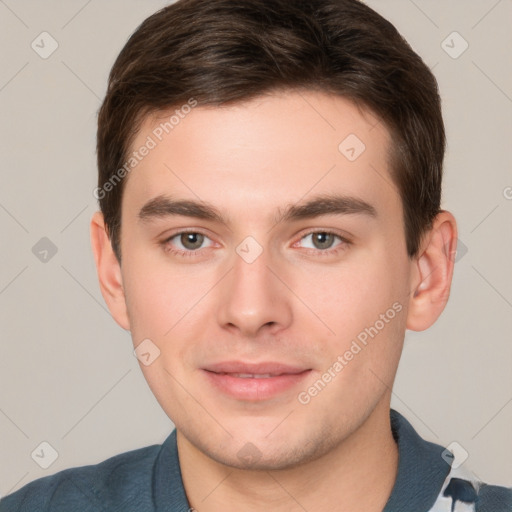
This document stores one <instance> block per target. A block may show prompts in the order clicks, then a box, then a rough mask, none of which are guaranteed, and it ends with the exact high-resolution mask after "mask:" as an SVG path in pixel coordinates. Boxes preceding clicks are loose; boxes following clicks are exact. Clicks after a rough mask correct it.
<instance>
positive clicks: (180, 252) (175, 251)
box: [161, 229, 352, 258]
mask: <svg viewBox="0 0 512 512" xmlns="http://www.w3.org/2000/svg"><path fill="white" fill-rule="evenodd" d="M186 233H192V234H198V235H203V236H205V237H206V238H208V235H206V233H203V232H201V231H197V230H184V231H179V232H178V233H174V234H173V235H171V236H169V237H167V238H166V239H165V240H163V241H162V242H161V245H162V246H163V247H164V250H165V251H166V252H168V253H170V254H173V255H175V256H184V257H194V256H197V255H198V253H199V252H200V251H201V250H202V249H196V250H192V251H183V250H181V249H173V248H171V247H170V246H169V244H170V241H171V240H172V239H173V238H176V237H178V236H180V235H183V234H186ZM315 233H323V234H327V235H334V236H335V237H337V238H338V239H339V240H340V241H341V243H340V244H338V245H336V246H335V247H334V248H333V249H325V250H322V249H310V248H307V249H306V251H307V253H308V254H311V253H312V254H313V255H314V256H317V257H320V258H321V257H323V256H333V255H336V254H338V253H339V252H340V251H341V250H344V249H346V248H347V247H348V246H350V245H351V243H352V242H351V241H350V240H348V239H347V238H345V237H344V236H342V235H340V234H339V233H336V232H334V231H327V230H321V229H315V230H312V231H308V232H307V233H305V234H303V235H302V236H301V237H300V238H299V240H298V242H300V241H301V240H303V239H304V238H306V237H307V236H309V235H312V234H315ZM295 243H297V242H295ZM294 245H295V244H294Z"/></svg>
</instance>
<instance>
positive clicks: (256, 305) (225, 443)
mask: <svg viewBox="0 0 512 512" xmlns="http://www.w3.org/2000/svg"><path fill="white" fill-rule="evenodd" d="M164 114H165V113H162V112H160V113H159V117H161V116H163V115H164ZM377 121H378V120H377V119H376V118H375V116H373V115H372V114H371V113H369V112H366V111H361V110H360V109H358V108H357V107H356V106H354V105H353V104H352V103H351V102H349V101H348V100H345V99H343V98H340V97H335V96H331V95H327V94H323V93H319V92H313V91H303V92H297V91H296V92H287V93H286V94H284V93H275V94H272V95H266V96H264V97H258V98H256V99H254V100H251V101H248V102H244V103H240V104H236V105H231V106H228V107H196V108H194V109H193V111H192V112H191V113H190V114H188V115H187V116H186V117H185V119H183V120H181V121H180V123H179V125H177V126H176V127H175V128H174V129H173V131H172V132H170V133H169V134H168V135H167V136H166V137H165V138H164V139H163V140H162V141H161V142H160V143H159V144H158V145H157V146H156V147H155V148H154V149H152V150H151V151H150V152H149V154H148V155H147V156H146V157H145V158H144V159H143V160H142V161H141V162H140V163H139V165H138V166H137V167H136V168H135V169H134V170H133V171H132V172H131V174H130V175H129V177H128V179H127V182H126V184H125V190H124V198H123V203H122V230H121V254H122V264H121V265H120V264H119V262H118V261H117V260H116V258H115V256H114V254H113V252H112V248H111V245H110V242H109V239H108V236H107V234H106V231H105V226H104V223H103V218H102V215H101V214H100V213H99V212H98V213H96V214H95V215H94V217H93V219H92V222H91V237H92V245H93V250H94V254H95V258H96V264H97V268H98V275H99V280H100V286H101V290H102V293H103V296H104V298H105V300H106V302H107V305H108V307H109V309H110V311H111V313H112V316H113V317H114V319H115V320H116V321H117V322H118V323H119V325H120V326H121V327H123V328H124V329H129V330H130V331H131V335H132V338H133V343H134V346H135V347H136V346H138V344H139V343H140V342H141V341H142V340H144V339H147V338H149V339H150V340H151V341H152V343H154V344H155V345H156V346H157V347H158V349H159V350H160V356H159V357H158V358H156V359H155V360H154V361H153V362H152V363H151V364H150V365H148V366H145V365H142V364H141V369H142V371H143V373H144V376H145V378H146V380H147V382H148V384H149V386H150V388H151V390H152V391H153V393H154V394H155V396H156V398H157V400H158V401H159V403H160V405H161V406H162V408H163V409H164V411H165V412H166V413H167V414H168V416H169V417H170V418H171V420H172V421H173V422H174V424H175V425H176V427H177V432H178V438H177V439H178V450H179V457H180V465H181V470H182V475H183V482H184V486H185V490H186V493H187V496H188V499H189V501H190V504H191V506H192V507H194V508H196V509H197V510H198V511H201V512H203V511H215V510H223V511H225V510H227V509H228V510H245V511H252V510H263V509H265V507H267V506H268V507H271V509H272V510H276V511H280V510H283V511H284V510H286V511H294V510H304V509H306V510H308V511H316V510H326V509H332V508H333V506H334V505H335V506H336V510H350V511H358V510H365V511H380V510H382V509H383V507H384V506H385V504H386V501H387V499H388V497H389V495H390V493H391V491H392V488H393V484H394V481H395V477H396V471H397V462H398V455H397V447H396V444H395V442H394V440H393V438H392V434H391V428H390V421H389V408H390V396H391V386H392V384H393V380H394V377H395V374H396V370H397V366H398V362H399V358H400V354H401V351H402V345H403V340H404V335H405V330H406V329H411V330H423V329H426V328H428V327H429V326H430V325H432V324H433V323H434V322H435V320H436V319H437V318H438V316H439V315H440V314H441V312H442V310H443V309H444V306H445V304H446V302H447V300H448V296H449V290H450V284H451V279H452V273H453V257H452V256H453V253H454V251H455V247H456V238H457V230H456V223H455V220H454V218H453V216H452V215H451V214H450V213H449V212H445V211H443V212H441V213H440V214H439V215H438V217H437V218H436V219H435V222H434V224H433V227H432V229H431V230H430V231H429V232H427V233H426V234H425V235H424V237H423V239H422V243H421V247H420V251H419V254H418V256H417V257H415V258H412V259H410V258H409V257H408V255H407V252H406V241H405V234H404V224H403V211H402V205H401V201H400V196H399V194H398V191H397V189H396V188H395V186H394V184H393V183H392V180H391V177H390V173H389V168H388V164H387V154H388V150H389V146H390V144H391V141H390V136H389V133H388V131H387V129H386V127H385V126H384V124H383V123H378V122H377ZM160 122H161V119H156V118H154V117H152V118H147V119H146V120H145V122H144V123H143V125H142V127H141V129H140V131H139V133H138V135H137V137H136V139H135V141H134V143H133V148H138V147H140V146H141V145H142V144H144V141H145V140H146V138H147V136H148V135H151V133H152V130H154V129H155V127H156V126H158V124H159V123H160ZM349 134H356V135H357V137H358V138H359V139H360V140H361V141H363V142H364V144H365V146H366V149H365V151H364V152H363V153H362V154H361V155H360V156H359V157H358V158H357V159H356V160H355V161H352V162H351V161H349V160H348V159H347V158H346V157H345V155H343V154H342V153H341V152H340V151H339V149H338V146H339V144H340V143H341V142H342V141H343V140H344V139H345V138H346V137H347V136H348V135H349ZM377 171H378V172H377ZM333 193H336V194H343V195H350V196H354V197H357V198H359V199H362V200H364V201H366V202H367V203H369V204H371V205H372V206H373V207H374V209H375V211H376V215H375V216H370V215H367V214H364V213H349V214H347V213H345V214H328V215H322V216H319V217H316V218H307V219H299V220H293V221H282V222H278V223H276V216H277V215H278V213H279V212H280V211H281V212H282V211H283V210H284V209H285V208H286V207H287V206H289V205H297V204H301V203H303V202H305V201H307V200H309V199H312V198H313V197H315V196H318V195H326V194H333ZM162 195H168V196H172V198H173V199H189V200H196V201H197V200H201V201H204V202H207V203H209V204H211V205H212V206H214V207H216V208H217V209H218V210H219V211H220V213H221V214H222V215H223V216H224V217H225V219H226V222H227V223H226V224H222V223H220V222H217V221H211V220H204V219H197V218H192V217H188V216H170V215H167V216H161V217H158V218H149V219H145V220H142V219H140V218H139V212H140V210H141V208H143V206H144V205H145V204H146V203H147V202H148V201H150V200H152V199H154V198H155V197H158V196H162ZM184 229H186V230H190V231H195V232H199V233H202V234H204V235H206V238H204V239H203V240H204V242H203V244H202V245H201V239H200V238H199V242H198V243H197V245H196V246H193V245H192V244H190V243H188V245H184V242H185V244H186V243H187V238H186V237H185V240H183V238H182V237H180V236H175V235H176V234H179V233H180V232H181V231H183V230H184ZM312 230H314V231H318V232H324V233H334V234H335V235H340V236H342V237H344V238H345V239H346V240H347V241H348V242H342V241H341V238H340V239H338V238H337V237H333V238H328V239H327V240H328V241H329V240H331V245H329V244H327V245H321V244H320V243H319V242H321V241H322V240H321V239H320V240H318V237H317V238H316V239H315V236H314V235H313V236H312V235H311V234H310V233H311V231H312ZM248 236H251V237H253V238H254V239H255V240H256V241H257V243H258V244H259V246H260V247H261V249H262V253H261V254H260V255H259V256H258V257H257V258H256V259H255V261H253V262H252V263H247V262H246V261H245V260H244V259H243V258H242V257H241V256H240V255H239V254H238V253H237V251H236V249H237V247H238V246H239V244H240V243H241V242H242V241H243V240H244V239H246V237H248ZM170 237H173V238H170ZM196 240H197V239H196ZM194 247H199V249H196V252H195V254H193V255H190V252H191V251H192V252H193V249H194ZM173 249H175V250H182V251H187V250H188V251H189V254H188V255H181V254H175V253H172V252H170V251H171V250H173ZM329 251H330V252H329ZM397 303H398V304H399V305H400V306H401V308H400V309H401V310H400V312H398V313H397V314H396V315H395V316H394V318H393V319H392V320H389V322H387V323H386V324H385V326H384V327H383V328H382V329H380V330H379V332H378V334H377V335H376V336H375V337H374V338H373V339H370V340H369V342H368V344H367V345H366V346H364V348H363V349H362V350H361V351H360V352H358V353H357V355H355V356H354V357H353V358H352V359H351V360H350V361H348V362H347V364H346V366H344V367H343V369H342V371H339V372H338V373H336V377H335V378H333V379H331V381H330V382H329V383H328V384H327V385H326V386H325V387H324V388H323V389H322V390H321V392H319V393H317V394H316V396H314V397H312V398H311V400H310V401H309V402H308V403H307V404H302V403H300V402H299V400H298V399H297V397H298V394H299V393H300V392H302V391H304V390H307V389H308V388H309V387H310V386H311V385H312V384H313V383H314V382H316V381H318V379H319V378H321V377H322V375H323V374H324V373H325V372H326V370H327V369H328V368H332V366H333V363H335V362H336V361H337V358H338V356H340V355H343V354H344V353H345V352H346V351H347V350H348V349H349V348H350V347H351V343H352V342H353V340H355V339H356V337H357V335H358V334H359V333H361V332H362V331H364V329H365V328H368V327H370V326H373V325H375V323H376V321H377V320H379V318H381V317H380V315H382V314H384V313H386V311H388V310H389V309H390V308H392V305H393V304H395V305H396V304H397ZM227 360H239V361H245V362H256V363H257V362H262V361H277V362H284V363H287V364H294V365H296V366H299V367H301V368H307V369H309V370H310V372H309V373H308V374H307V377H306V378H305V379H304V381H303V382H301V383H300V384H299V385H298V386H294V387H292V388H291V389H289V390H286V391H284V392H282V393H279V394H278V395H276V396H273V397H272V398H270V399H266V400H240V399H235V398H233V397H231V396H229V395H226V394H224V393H223V392H221V391H219V390H218V389H217V388H216V387H215V386H212V385H211V384H210V382H209V381H208V379H207V378H206V377H205V372H204V371H203V370H202V368H204V367H205V366H206V365H208V364H211V363H214V362H219V361H227ZM248 443H251V444H250V445H248ZM247 446H251V447H252V448H251V449H252V450H253V452H254V453H255V454H256V455H255V456H254V457H253V460H252V461H249V462H247V460H244V459H241V458H240V457H239V456H238V454H239V452H240V450H241V449H243V448H244V447H246V448H245V449H247ZM227 504H229V506H228V505H227ZM227 507H228V508H227ZM229 507H231V508H229Z"/></svg>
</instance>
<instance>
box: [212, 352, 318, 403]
mask: <svg viewBox="0 0 512 512" xmlns="http://www.w3.org/2000/svg"><path fill="white" fill-rule="evenodd" d="M310 371H311V369H310V368H304V367H301V366H298V365H288V364H283V363H278V362H264V363H244V362H240V361H227V362H222V363H216V364H211V365H208V366H206V367H205V368H203V373H204V375H205V377H206V379H207V380H208V382H209V383H211V384H213V385H214V386H215V388H216V389H217V390H219V391H221V392H222V393H223V394H225V395H228V396H229V397H231V398H235V399H237V400H243V401H252V402H255V401H262V400H269V399H271V398H275V397H277V396H279V395H282V394H284V393H285V392H287V391H289V390H290V389H292V388H294V387H298V385H299V384H300V383H301V382H302V381H303V380H304V379H305V378H306V376H307V375H308V374H309V373H310Z"/></svg>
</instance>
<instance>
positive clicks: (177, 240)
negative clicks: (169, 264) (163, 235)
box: [163, 231, 212, 255]
mask: <svg viewBox="0 0 512 512" xmlns="http://www.w3.org/2000/svg"><path fill="white" fill-rule="evenodd" d="M205 241H207V242H209V244H208V245H207V246H205V247H210V246H211V245H212V241H211V240H210V239H209V238H208V237H207V236H206V235H203V234H202V233H199V232H196V231H183V232H181V233H176V234H175V235H172V236H171V237H169V238H167V239H166V240H164V242H163V244H164V246H165V248H166V250H167V251H169V252H171V253H176V254H181V255H193V254H194V253H195V252H196V251H199V250H200V249H204V248H205V247H202V246H203V244H204V243H205Z"/></svg>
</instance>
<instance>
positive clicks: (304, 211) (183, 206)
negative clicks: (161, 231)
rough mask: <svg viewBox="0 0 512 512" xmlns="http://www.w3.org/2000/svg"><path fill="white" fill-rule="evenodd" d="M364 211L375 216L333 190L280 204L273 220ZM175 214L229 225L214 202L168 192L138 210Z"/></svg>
mask: <svg viewBox="0 0 512 512" xmlns="http://www.w3.org/2000/svg"><path fill="white" fill-rule="evenodd" d="M352 214H363V215H367V216H369V217H374V218H375V217H377V211H376V209H375V208H374V207H373V206H372V205H371V204H369V203H367V202H366V201H364V200H363V199H360V198H357V197H353V196H344V195H336V194H328V195H322V196H316V197H314V198H312V199H311V200H309V201H307V202H305V203H299V204H292V205H288V206H286V207H285V208H279V209H278V213H277V215H276V218H275V222H276V224H277V223H280V222H291V221H296V220H304V219H313V218H315V217H320V216H322V215H352ZM174 215H181V216H184V217H194V218H196V219H202V220H208V221H213V222H218V223H220V224H224V225H228V223H229V222H228V219H227V218H226V217H225V216H224V215H223V214H222V213H221V212H220V211H219V210H217V208H215V207H214V206H213V205H211V204H208V203H206V202H204V201H195V200H175V199H172V198H171V197H169V196H157V197H155V198H153V199H151V200H149V201H148V202H147V203H146V204H145V205H144V206H143V207H142V208H141V210H140V211H139V219H140V220H141V221H143V222H148V221H151V220H153V219H158V218H165V217H170V216H174Z"/></svg>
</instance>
